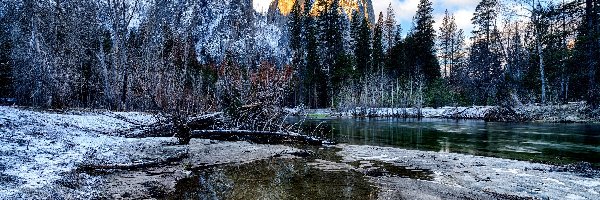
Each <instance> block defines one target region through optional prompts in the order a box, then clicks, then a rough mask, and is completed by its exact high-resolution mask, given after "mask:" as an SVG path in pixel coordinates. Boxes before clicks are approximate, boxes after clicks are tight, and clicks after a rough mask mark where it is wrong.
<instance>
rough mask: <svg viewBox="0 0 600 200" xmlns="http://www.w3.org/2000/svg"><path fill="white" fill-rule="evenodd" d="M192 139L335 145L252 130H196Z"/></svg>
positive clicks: (291, 135)
mask: <svg viewBox="0 0 600 200" xmlns="http://www.w3.org/2000/svg"><path fill="white" fill-rule="evenodd" d="M191 137H192V138H203V139H218V140H240V139H246V140H250V141H252V142H256V143H286V142H289V143H305V144H312V145H323V144H334V143H333V142H331V141H327V140H322V139H319V138H315V137H311V136H305V135H300V134H297V133H291V132H271V131H252V130H195V131H192V133H191Z"/></svg>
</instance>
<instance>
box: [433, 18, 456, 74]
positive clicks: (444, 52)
mask: <svg viewBox="0 0 600 200" xmlns="http://www.w3.org/2000/svg"><path fill="white" fill-rule="evenodd" d="M456 32H457V29H456V23H455V22H454V15H451V14H450V13H448V10H446V11H445V12H444V19H442V24H441V26H440V34H439V35H438V49H439V53H440V59H441V64H442V67H443V70H444V74H443V75H444V77H448V76H449V74H450V73H449V72H450V71H449V70H450V69H452V54H453V53H454V52H452V50H453V47H454V39H455V38H456Z"/></svg>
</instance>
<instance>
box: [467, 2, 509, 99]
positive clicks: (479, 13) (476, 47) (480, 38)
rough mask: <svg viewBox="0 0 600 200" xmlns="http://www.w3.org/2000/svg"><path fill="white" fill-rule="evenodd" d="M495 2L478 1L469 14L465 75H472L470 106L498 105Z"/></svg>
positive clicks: (499, 70)
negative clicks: (470, 28) (469, 41)
mask: <svg viewBox="0 0 600 200" xmlns="http://www.w3.org/2000/svg"><path fill="white" fill-rule="evenodd" d="M497 5H498V2H497V0H482V1H481V2H480V3H479V4H478V5H477V7H476V9H475V13H474V14H473V19H472V22H473V25H474V26H475V27H474V29H473V37H472V41H473V45H472V46H471V53H470V57H469V73H470V74H472V75H471V78H472V79H473V80H472V81H471V82H472V83H473V85H472V86H471V87H472V89H473V90H474V91H475V93H474V94H472V100H473V103H474V104H486V105H492V104H496V103H498V100H499V99H498V98H497V96H496V95H497V94H498V93H497V91H498V88H497V86H498V85H500V81H501V79H500V75H501V74H502V73H501V71H502V68H501V60H500V59H501V49H500V40H499V37H500V34H499V32H498V30H497V28H496V16H497V14H498V12H497V9H498V7H497Z"/></svg>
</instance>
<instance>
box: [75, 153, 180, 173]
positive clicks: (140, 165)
mask: <svg viewBox="0 0 600 200" xmlns="http://www.w3.org/2000/svg"><path fill="white" fill-rule="evenodd" d="M187 157H188V154H187V153H181V154H178V155H176V156H173V157H169V158H166V159H164V160H156V161H148V162H141V163H124V164H121V163H119V164H83V165H79V167H78V170H81V171H93V170H113V169H119V170H138V169H144V168H149V167H158V166H162V165H168V164H170V163H172V162H179V161H181V160H183V159H184V158H187Z"/></svg>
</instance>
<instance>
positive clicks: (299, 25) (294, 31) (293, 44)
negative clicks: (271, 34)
mask: <svg viewBox="0 0 600 200" xmlns="http://www.w3.org/2000/svg"><path fill="white" fill-rule="evenodd" d="M303 23H304V22H303V15H302V8H301V5H300V1H295V2H294V6H293V7H292V11H291V12H290V15H289V21H288V27H289V29H290V30H289V33H290V50H291V51H292V63H293V64H294V65H296V66H297V67H298V65H299V64H300V60H301V59H302V54H303V50H302V44H303V43H302V39H303Z"/></svg>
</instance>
